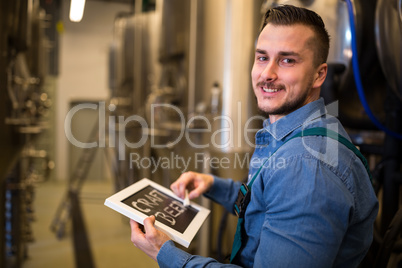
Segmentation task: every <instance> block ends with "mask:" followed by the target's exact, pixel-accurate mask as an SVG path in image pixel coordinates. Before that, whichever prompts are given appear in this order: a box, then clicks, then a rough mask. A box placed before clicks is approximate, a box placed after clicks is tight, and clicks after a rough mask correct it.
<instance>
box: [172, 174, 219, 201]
mask: <svg viewBox="0 0 402 268" xmlns="http://www.w3.org/2000/svg"><path fill="white" fill-rule="evenodd" d="M213 183H214V177H213V176H211V175H208V174H202V173H197V172H191V171H189V172H186V173H183V174H182V175H181V176H180V177H179V178H178V179H177V181H175V182H174V183H172V185H170V189H172V191H173V192H174V193H175V194H176V195H177V196H178V197H180V198H183V199H184V195H185V192H186V189H188V190H189V191H190V192H189V194H188V197H189V198H190V199H194V198H197V197H199V196H200V195H202V194H203V193H205V192H206V191H208V190H209V188H211V186H212V184H213Z"/></svg>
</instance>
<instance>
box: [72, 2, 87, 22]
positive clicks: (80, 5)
mask: <svg viewBox="0 0 402 268" xmlns="http://www.w3.org/2000/svg"><path fill="white" fill-rule="evenodd" d="M84 8H85V0H71V3H70V20H71V21H74V22H80V21H81V19H82V15H84Z"/></svg>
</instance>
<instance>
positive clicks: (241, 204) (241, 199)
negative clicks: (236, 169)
mask: <svg viewBox="0 0 402 268" xmlns="http://www.w3.org/2000/svg"><path fill="white" fill-rule="evenodd" d="M250 197H251V191H250V189H249V188H248V186H247V184H245V183H242V185H241V186H240V190H239V193H238V194H237V199H236V202H235V204H234V212H235V213H236V216H237V217H239V218H243V217H244V213H245V211H246V208H247V205H248V203H249V202H250Z"/></svg>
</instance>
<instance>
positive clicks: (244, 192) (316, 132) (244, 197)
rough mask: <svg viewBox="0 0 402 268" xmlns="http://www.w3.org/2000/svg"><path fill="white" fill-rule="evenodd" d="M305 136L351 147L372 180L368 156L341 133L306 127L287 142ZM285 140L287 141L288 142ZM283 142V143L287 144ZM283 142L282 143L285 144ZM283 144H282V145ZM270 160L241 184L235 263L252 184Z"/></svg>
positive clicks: (236, 206) (237, 213) (234, 251)
mask: <svg viewBox="0 0 402 268" xmlns="http://www.w3.org/2000/svg"><path fill="white" fill-rule="evenodd" d="M305 136H324V137H329V138H331V139H334V140H337V141H338V142H340V143H342V144H343V145H345V146H346V147H347V148H348V149H350V150H351V151H352V152H353V153H355V154H356V156H357V157H358V158H359V159H360V160H361V161H362V163H363V165H364V167H365V168H366V170H367V173H368V175H369V177H370V180H371V179H372V177H371V173H370V169H369V167H368V163H367V160H366V158H365V157H364V156H363V155H362V154H361V153H360V151H359V150H358V149H357V148H356V146H354V145H353V143H351V142H350V141H349V140H348V139H346V138H345V137H343V136H342V135H340V134H339V133H337V132H335V131H332V130H330V129H326V128H322V127H316V128H309V129H305V130H303V131H301V132H299V133H297V134H295V135H294V136H292V137H291V138H290V139H288V140H287V141H286V142H288V141H290V140H292V139H294V138H298V137H305ZM286 142H285V143H286ZM285 143H283V144H285ZM283 144H282V145H283ZM282 145H281V146H282ZM281 146H279V147H278V148H277V149H276V150H275V151H274V152H273V153H272V154H271V156H272V155H273V154H274V153H275V152H276V151H277V150H278V149H279V148H280V147H281ZM268 160H269V158H268V159H266V160H265V161H264V163H263V164H262V165H261V167H260V168H259V169H258V171H257V172H256V173H255V175H254V176H253V178H252V179H251V181H250V182H249V184H245V183H243V184H242V185H241V186H240V190H239V193H238V197H237V200H236V202H235V204H234V211H235V213H236V215H237V216H238V217H239V219H238V221H237V227H236V234H235V237H234V242H233V247H232V253H231V255H230V262H231V263H233V260H234V259H235V257H236V256H237V255H238V253H239V252H240V249H241V247H242V235H243V230H244V213H245V211H246V208H247V205H248V203H249V202H250V196H251V186H252V185H253V183H254V180H255V179H256V178H257V176H258V175H259V174H260V172H261V169H262V168H263V166H264V165H265V163H266V162H267V161H268Z"/></svg>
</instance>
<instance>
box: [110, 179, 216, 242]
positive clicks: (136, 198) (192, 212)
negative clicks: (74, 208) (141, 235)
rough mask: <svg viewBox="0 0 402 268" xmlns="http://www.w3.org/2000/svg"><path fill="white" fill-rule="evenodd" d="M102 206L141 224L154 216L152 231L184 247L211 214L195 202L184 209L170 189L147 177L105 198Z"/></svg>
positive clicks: (179, 199)
mask: <svg viewBox="0 0 402 268" xmlns="http://www.w3.org/2000/svg"><path fill="white" fill-rule="evenodd" d="M105 205H106V206H108V207H110V208H112V209H114V210H116V211H117V212H119V213H121V214H123V215H125V216H127V217H129V218H130V219H133V220H135V221H136V222H138V223H140V224H144V219H145V218H146V217H149V216H151V215H154V216H155V219H156V221H155V228H157V229H159V230H161V231H163V232H165V233H166V234H167V235H169V237H170V238H171V239H172V240H174V241H175V242H177V243H179V244H181V245H183V246H185V247H188V246H189V245H190V243H191V241H192V240H193V238H194V236H195V235H196V234H197V232H198V230H199V229H200V228H201V226H202V224H203V223H204V221H205V220H206V218H207V217H208V215H209V213H210V210H209V209H207V208H205V207H202V206H199V205H197V204H196V203H194V202H190V206H184V205H183V199H181V198H179V197H178V196H176V195H175V194H174V193H173V192H172V191H171V190H169V189H168V188H166V187H163V186H162V185H160V184H157V183H155V182H153V181H151V180H149V179H146V178H145V179H142V180H140V181H138V182H136V183H134V184H132V185H130V186H128V187H127V188H125V189H123V190H121V191H120V192H118V193H116V194H114V195H112V196H110V197H108V198H107V199H106V200H105Z"/></svg>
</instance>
